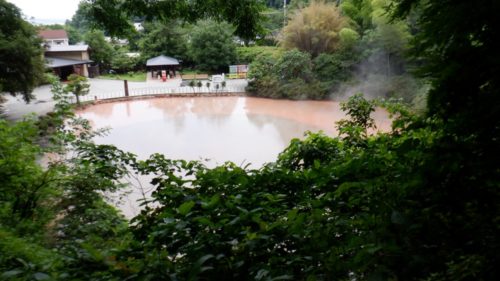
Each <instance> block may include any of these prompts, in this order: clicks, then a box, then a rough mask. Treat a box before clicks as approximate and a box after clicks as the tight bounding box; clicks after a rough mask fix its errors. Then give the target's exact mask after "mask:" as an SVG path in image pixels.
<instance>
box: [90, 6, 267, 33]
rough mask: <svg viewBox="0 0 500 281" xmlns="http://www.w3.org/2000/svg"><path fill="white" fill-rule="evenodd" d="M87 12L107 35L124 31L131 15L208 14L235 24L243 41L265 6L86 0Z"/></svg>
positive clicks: (195, 17) (190, 16)
mask: <svg viewBox="0 0 500 281" xmlns="http://www.w3.org/2000/svg"><path fill="white" fill-rule="evenodd" d="M87 2H88V3H90V4H91V8H90V14H91V16H92V17H93V19H94V20H95V21H96V23H99V24H100V25H101V26H102V27H104V28H105V29H106V30H108V31H109V32H110V34H111V35H119V34H124V33H126V32H127V31H128V30H130V29H131V25H130V22H129V19H130V17H131V16H136V17H143V18H144V17H145V18H146V19H148V20H152V19H155V18H159V19H167V20H174V19H183V20H186V21H189V22H192V23H195V22H196V21H198V20H200V19H207V18H211V19H214V20H216V21H227V22H229V23H231V24H233V25H234V26H235V34H236V35H237V36H239V37H240V38H242V39H243V40H245V41H249V40H253V39H254V38H255V36H256V35H257V34H260V33H261V31H262V27H261V20H262V17H263V16H262V15H261V13H260V12H261V11H262V10H263V9H264V8H265V6H264V5H263V3H261V1H259V0H246V1H240V0H229V1H228V0H208V1H207V0H180V1H175V4H173V3H174V2H170V1H143V0H87Z"/></svg>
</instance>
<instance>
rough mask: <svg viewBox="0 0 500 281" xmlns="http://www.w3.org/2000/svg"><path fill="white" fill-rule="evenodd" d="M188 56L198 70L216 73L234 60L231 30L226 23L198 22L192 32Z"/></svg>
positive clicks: (234, 51)
mask: <svg viewBox="0 0 500 281" xmlns="http://www.w3.org/2000/svg"><path fill="white" fill-rule="evenodd" d="M189 54H190V57H191V59H192V60H193V62H194V63H195V64H196V66H197V67H198V68H199V69H203V70H211V71H217V70H222V69H224V68H227V67H228V65H230V64H231V63H233V62H234V61H235V60H236V46H235V44H234V42H233V35H232V28H231V26H230V25H229V24H227V23H216V22H213V21H204V22H200V23H199V24H198V25H197V26H196V27H195V28H194V29H193V31H192V34H191V41H190V43H189Z"/></svg>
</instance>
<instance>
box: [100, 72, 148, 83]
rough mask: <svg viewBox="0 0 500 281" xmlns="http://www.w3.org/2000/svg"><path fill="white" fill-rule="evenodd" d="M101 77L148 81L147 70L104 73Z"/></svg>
mask: <svg viewBox="0 0 500 281" xmlns="http://www.w3.org/2000/svg"><path fill="white" fill-rule="evenodd" d="M99 79H112V80H128V81H134V82H144V81H146V72H129V73H124V74H103V75H100V76H99Z"/></svg>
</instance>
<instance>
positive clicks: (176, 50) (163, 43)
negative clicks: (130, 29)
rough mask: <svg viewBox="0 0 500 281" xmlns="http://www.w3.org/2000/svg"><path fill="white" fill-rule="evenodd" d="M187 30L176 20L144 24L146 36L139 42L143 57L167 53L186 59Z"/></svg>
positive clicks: (147, 57)
mask: <svg viewBox="0 0 500 281" xmlns="http://www.w3.org/2000/svg"><path fill="white" fill-rule="evenodd" d="M186 33H187V32H186V30H185V29H183V28H182V27H181V26H180V24H179V23H178V22H176V21H170V22H168V23H163V22H159V21H155V22H153V23H146V24H144V34H145V35H144V37H143V38H142V39H141V40H140V42H139V49H140V51H141V53H142V57H143V59H150V58H152V57H156V56H159V55H167V56H171V57H174V58H177V59H181V60H186V59H187V58H188V56H187V38H186Z"/></svg>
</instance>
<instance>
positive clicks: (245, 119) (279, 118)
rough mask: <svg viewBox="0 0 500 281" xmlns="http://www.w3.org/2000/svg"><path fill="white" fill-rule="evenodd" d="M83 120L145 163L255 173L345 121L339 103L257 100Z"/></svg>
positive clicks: (156, 104) (380, 119)
mask: <svg viewBox="0 0 500 281" xmlns="http://www.w3.org/2000/svg"><path fill="white" fill-rule="evenodd" d="M78 115H79V116H81V117H84V118H86V119H88V120H90V123H91V124H92V126H93V127H94V128H103V127H109V128H110V131H109V132H108V134H107V135H105V136H102V137H99V138H97V139H95V141H96V143H99V144H113V145H116V146H117V147H118V148H120V149H123V150H125V151H129V152H132V153H135V154H136V155H137V156H138V157H139V158H140V159H146V158H147V157H148V156H149V155H151V154H153V153H157V152H158V153H162V154H164V155H166V157H168V158H171V159H186V160H201V159H211V160H210V161H208V162H207V165H208V166H215V165H216V164H221V163H224V162H225V161H232V162H234V163H236V164H238V165H247V164H249V165H250V167H251V168H258V167H260V166H261V165H262V164H263V163H266V162H271V161H275V160H276V158H277V156H278V154H279V153H280V152H281V151H283V149H285V148H286V146H287V145H288V144H289V143H290V140H291V139H292V138H302V137H303V136H304V132H305V131H312V132H317V131H323V132H324V133H325V134H327V135H330V136H335V135H336V131H335V122H336V121H339V120H340V119H343V118H345V115H344V113H343V112H342V111H341V110H340V105H339V103H338V102H333V101H289V100H272V99H262V98H252V97H182V98H158V99H145V100H129V101H120V102H114V103H102V104H97V105H93V106H90V107H87V108H86V109H84V110H81V111H80V112H78ZM372 117H373V118H374V119H375V120H376V125H377V128H378V129H379V130H388V129H389V128H390V120H389V117H388V115H387V113H386V112H385V111H383V110H381V109H378V110H377V111H376V112H374V113H373V114H372ZM142 185H144V184H142ZM149 192H150V191H149V190H146V191H141V192H139V193H138V194H136V195H135V196H134V195H133V196H131V198H129V199H127V200H128V201H129V202H128V203H127V204H129V205H130V204H132V205H135V206H129V207H125V208H124V207H123V206H120V209H122V211H124V213H125V214H126V216H128V217H130V216H132V215H133V214H135V213H137V207H136V206H137V204H136V203H134V202H133V201H135V199H137V198H140V196H141V194H142V193H146V194H147V193H149ZM129 197H130V196H129Z"/></svg>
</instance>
